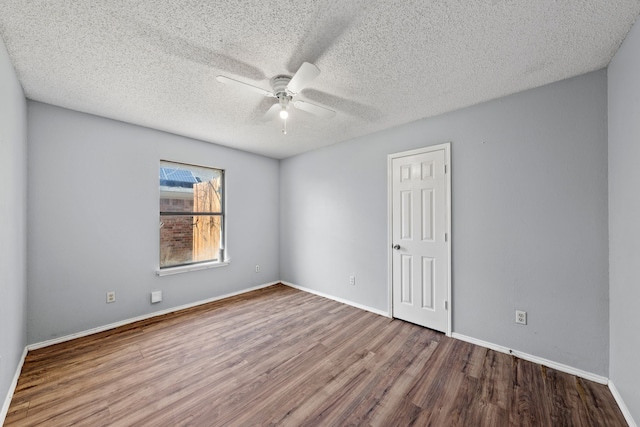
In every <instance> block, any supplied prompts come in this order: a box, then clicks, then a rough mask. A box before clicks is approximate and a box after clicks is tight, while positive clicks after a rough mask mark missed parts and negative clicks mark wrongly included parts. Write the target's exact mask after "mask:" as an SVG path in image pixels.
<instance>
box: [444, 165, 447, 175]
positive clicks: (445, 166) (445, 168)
mask: <svg viewBox="0 0 640 427" xmlns="http://www.w3.org/2000/svg"><path fill="white" fill-rule="evenodd" d="M444 173H445V174H446V173H447V165H444Z"/></svg>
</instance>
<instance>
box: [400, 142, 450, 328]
mask: <svg viewBox="0 0 640 427" xmlns="http://www.w3.org/2000/svg"><path fill="white" fill-rule="evenodd" d="M445 161H446V153H445V150H444V149H438V150H435V151H430V152H423V153H420V154H412V155H408V156H402V157H396V158H392V159H391V168H392V171H391V172H392V176H391V185H392V188H391V199H392V200H391V203H392V206H391V215H392V218H391V222H392V224H391V227H392V231H391V233H392V244H393V245H394V248H397V249H394V250H393V251H392V261H391V268H392V274H391V277H392V300H393V302H392V310H393V316H394V317H397V318H399V319H403V320H407V321H409V322H412V323H416V324H419V325H422V326H426V327H428V328H431V329H435V330H439V331H443V332H444V331H447V330H448V319H449V316H448V313H447V310H446V308H445V302H446V300H447V298H448V291H449V270H448V269H449V259H448V258H449V246H448V245H449V243H448V241H447V239H446V232H447V206H448V204H447V203H448V201H447V191H446V190H447V181H446V179H445V178H446V174H445ZM398 246H399V248H398Z"/></svg>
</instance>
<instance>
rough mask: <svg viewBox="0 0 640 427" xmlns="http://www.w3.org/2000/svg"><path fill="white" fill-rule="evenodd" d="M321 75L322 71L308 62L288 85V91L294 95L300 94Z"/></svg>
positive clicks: (303, 64)
mask: <svg viewBox="0 0 640 427" xmlns="http://www.w3.org/2000/svg"><path fill="white" fill-rule="evenodd" d="M319 75H320V69H319V68H318V67H316V66H315V65H313V64H310V63H308V62H303V63H302V65H301V66H300V68H298V71H297V72H296V73H295V74H294V75H293V77H292V78H291V81H290V82H289V84H288V85H287V90H288V91H289V92H291V93H292V94H296V93H299V92H300V91H301V90H302V89H304V88H305V87H306V86H307V85H308V84H309V83H311V82H312V81H313V79H315V78H316V77H318V76H319Z"/></svg>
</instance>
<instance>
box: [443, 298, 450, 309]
mask: <svg viewBox="0 0 640 427" xmlns="http://www.w3.org/2000/svg"><path fill="white" fill-rule="evenodd" d="M444 309H445V310H449V301H446V300H445V302H444Z"/></svg>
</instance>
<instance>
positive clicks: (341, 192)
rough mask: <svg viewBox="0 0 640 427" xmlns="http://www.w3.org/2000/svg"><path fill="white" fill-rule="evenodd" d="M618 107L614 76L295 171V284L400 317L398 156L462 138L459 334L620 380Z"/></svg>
mask: <svg viewBox="0 0 640 427" xmlns="http://www.w3.org/2000/svg"><path fill="white" fill-rule="evenodd" d="M606 100H607V80H606V72H605V71H604V70H601V71H597V72H593V73H590V74H586V75H583V76H579V77H576V78H573V79H570V80H565V81H561V82H558V83H554V84H551V85H548V86H544V87H541V88H537V89H534V90H530V91H527V92H523V93H520V94H516V95H513V96H509V97H506V98H501V99H499V100H495V101H492V102H487V103H484V104H480V105H477V106H474V107H471V108H467V109H463V110H459V111H456V112H453V113H449V114H446V115H442V116H438V117H435V118H431V119H427V120H422V121H419V122H414V123H410V124H407V125H404V126H401V127H398V128H395V129H391V130H388V131H385V132H380V133H377V134H374V135H371V136H368V137H364V138H359V139H356V140H353V141H350V142H347V143H342V144H337V145H334V146H330V147H327V148H325V149H321V150H317V151H314V152H310V153H307V154H302V155H299V156H296V157H292V158H289V159H287V160H284V161H282V162H281V170H280V189H281V190H280V201H281V205H280V216H281V219H280V223H281V240H280V271H281V277H282V279H283V280H285V281H289V282H292V283H294V284H297V285H300V286H304V287H307V288H310V289H313V290H316V291H320V292H324V293H327V294H331V295H334V296H337V297H340V298H345V299H347V300H350V301H353V302H356V303H359V304H363V305H367V306H370V307H373V308H376V309H379V310H385V311H386V310H387V308H388V300H387V299H388V289H387V155H388V154H390V153H394V152H399V151H403V150H408V149H413V148H417V147H423V146H428V145H433V144H438V143H442V142H447V141H451V142H452V192H453V201H452V204H453V208H452V209H453V220H452V226H453V230H452V231H453V240H452V248H453V310H454V311H453V330H454V332H458V333H461V334H464V335H468V336H471V337H475V338H478V339H481V340H485V341H488V342H491V343H495V344H499V345H503V346H507V347H509V348H512V349H515V350H520V351H523V352H526V353H530V354H533V355H536V356H539V357H543V358H546V359H549V360H552V361H556V362H559V363H564V364H567V365H569V366H573V367H576V368H580V369H583V370H585V371H588V372H592V373H595V374H600V375H607V374H608V365H609V348H608V333H609V303H608V246H607V221H608V219H607V101H606ZM351 274H354V275H356V276H357V279H356V281H357V283H356V285H355V286H350V285H349V284H348V276H349V275H351ZM515 309H522V310H526V311H527V312H528V313H529V319H528V321H529V324H528V325H527V326H521V325H516V324H515V323H514V318H515V313H514V310H515Z"/></svg>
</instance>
